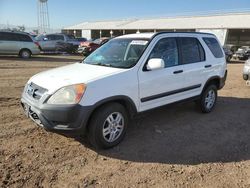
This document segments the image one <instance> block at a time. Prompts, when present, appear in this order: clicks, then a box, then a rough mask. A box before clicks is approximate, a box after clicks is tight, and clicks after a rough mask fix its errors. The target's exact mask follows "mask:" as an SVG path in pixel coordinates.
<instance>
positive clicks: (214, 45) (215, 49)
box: [203, 37, 223, 58]
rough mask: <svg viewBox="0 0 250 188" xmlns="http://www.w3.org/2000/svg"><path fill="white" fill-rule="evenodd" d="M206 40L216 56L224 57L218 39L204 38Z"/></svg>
mask: <svg viewBox="0 0 250 188" xmlns="http://www.w3.org/2000/svg"><path fill="white" fill-rule="evenodd" d="M203 40H204V42H205V43H206V44H207V46H208V48H209V49H210V51H211V52H212V53H213V55H214V57H216V58H222V57H223V52H222V50H221V47H220V45H219V43H218V41H217V40H216V39H215V38H208V37H207V38H203Z"/></svg>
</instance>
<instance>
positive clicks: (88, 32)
mask: <svg viewBox="0 0 250 188" xmlns="http://www.w3.org/2000/svg"><path fill="white" fill-rule="evenodd" d="M82 37H85V38H87V39H91V30H82Z"/></svg>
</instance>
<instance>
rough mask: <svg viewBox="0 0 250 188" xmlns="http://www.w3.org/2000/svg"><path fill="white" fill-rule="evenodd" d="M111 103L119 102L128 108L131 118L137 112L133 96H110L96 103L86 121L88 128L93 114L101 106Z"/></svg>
mask: <svg viewBox="0 0 250 188" xmlns="http://www.w3.org/2000/svg"><path fill="white" fill-rule="evenodd" d="M109 103H119V104H121V105H122V106H124V108H125V109H126V110H127V112H128V115H129V117H130V118H133V117H134V116H135V115H136V114H137V108H136V105H135V103H134V102H133V100H132V99H131V98H129V97H127V96H123V95H118V96H112V97H108V98H105V99H103V100H101V101H99V102H97V103H96V104H94V107H93V110H92V111H91V113H90V115H89V117H88V119H87V122H86V128H87V129H88V125H89V122H90V120H91V118H92V116H93V114H94V113H95V112H96V111H97V110H98V109H99V108H101V107H102V106H104V105H107V104H109Z"/></svg>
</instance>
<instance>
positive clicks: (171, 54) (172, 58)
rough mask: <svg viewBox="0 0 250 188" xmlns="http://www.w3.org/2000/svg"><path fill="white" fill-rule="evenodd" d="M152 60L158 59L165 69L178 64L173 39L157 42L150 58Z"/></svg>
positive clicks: (176, 48) (175, 45)
mask: <svg viewBox="0 0 250 188" xmlns="http://www.w3.org/2000/svg"><path fill="white" fill-rule="evenodd" d="M149 58H150V59H152V58H160V59H163V60H164V62H165V67H172V66H176V65H178V64H179V60H178V47H177V42H176V39H175V38H163V39H161V40H159V41H158V42H157V44H156V45H155V47H154V49H153V50H152V52H151V54H150V56H149Z"/></svg>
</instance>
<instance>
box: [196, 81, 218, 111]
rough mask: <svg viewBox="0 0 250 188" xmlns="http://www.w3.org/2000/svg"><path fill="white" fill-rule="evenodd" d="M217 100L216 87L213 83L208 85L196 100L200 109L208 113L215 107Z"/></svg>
mask: <svg viewBox="0 0 250 188" xmlns="http://www.w3.org/2000/svg"><path fill="white" fill-rule="evenodd" d="M216 102H217V87H216V86H215V85H209V86H208V87H207V88H206V89H205V90H204V91H203V92H202V94H201V98H200V100H199V101H198V105H199V108H200V110H201V111H202V112H203V113H210V112H211V111H212V110H213V108H214V107H215V105H216Z"/></svg>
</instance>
